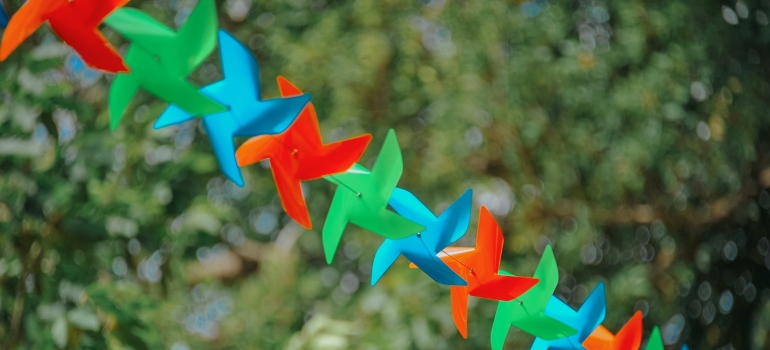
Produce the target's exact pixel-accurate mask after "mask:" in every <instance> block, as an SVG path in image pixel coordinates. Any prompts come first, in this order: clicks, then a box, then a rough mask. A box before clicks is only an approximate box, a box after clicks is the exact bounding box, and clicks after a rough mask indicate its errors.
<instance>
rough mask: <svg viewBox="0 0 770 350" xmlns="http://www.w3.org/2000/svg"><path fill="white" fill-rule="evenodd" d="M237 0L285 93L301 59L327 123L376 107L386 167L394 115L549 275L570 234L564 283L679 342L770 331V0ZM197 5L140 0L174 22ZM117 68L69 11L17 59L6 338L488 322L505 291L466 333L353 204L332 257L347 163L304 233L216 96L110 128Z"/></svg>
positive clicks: (743, 340) (411, 343) (396, 333)
mask: <svg viewBox="0 0 770 350" xmlns="http://www.w3.org/2000/svg"><path fill="white" fill-rule="evenodd" d="M21 4H22V1H21V0H12V1H8V0H6V1H4V4H3V5H4V6H5V7H6V9H7V10H8V12H9V13H13V12H15V11H16V9H17V8H18V7H19V6H20V5H21ZM217 4H218V8H219V19H220V21H221V24H220V25H221V27H223V28H225V29H226V30H228V31H230V32H232V33H233V34H234V35H235V36H236V37H238V38H239V39H240V40H241V41H242V42H243V43H245V44H246V45H247V46H248V47H249V48H250V49H251V50H252V51H253V53H254V54H255V55H256V57H257V58H258V60H259V62H260V67H261V73H262V79H261V80H262V84H263V85H262V86H263V93H264V97H265V98H273V97H277V96H279V94H278V89H277V86H276V83H275V77H276V76H277V75H279V74H280V75H283V76H285V77H286V78H288V79H289V80H290V81H292V82H293V83H294V84H296V85H297V86H298V87H299V88H301V89H303V90H304V91H305V92H309V93H311V94H312V96H313V103H314V104H315V106H316V108H317V110H318V115H319V119H320V124H321V130H322V133H323V135H324V140H325V141H327V142H330V141H334V140H339V139H342V138H346V137H352V136H356V135H360V134H362V133H366V132H369V133H372V134H373V136H374V140H373V141H372V144H371V146H370V148H369V149H368V150H367V152H366V153H365V155H364V157H363V158H362V160H361V163H362V164H364V165H371V164H372V162H373V161H374V157H375V156H376V154H377V152H379V149H380V147H381V145H382V142H383V141H384V136H385V134H386V132H387V130H388V129H389V128H394V129H395V130H396V132H397V135H398V139H399V142H400V144H401V147H402V149H403V154H404V161H405V172H404V175H403V177H402V179H401V182H400V183H399V186H400V187H403V188H406V189H408V190H410V191H412V192H414V193H415V194H416V195H417V196H418V197H419V198H421V199H422V200H423V201H424V202H425V203H426V205H427V206H428V207H430V208H432V209H433V210H434V211H435V212H440V211H442V210H443V208H445V207H446V206H447V205H448V204H449V203H451V202H452V201H453V200H454V199H455V198H457V197H458V196H459V195H460V194H461V193H462V192H463V191H464V190H465V189H466V188H472V189H473V190H474V211H473V219H472V223H471V227H470V228H469V230H468V234H467V235H466V237H465V238H463V239H462V240H461V241H460V242H458V243H459V244H460V245H470V246H472V245H474V244H475V243H474V242H475V225H476V224H475V221H476V220H477V218H478V211H479V209H478V208H479V206H480V205H486V206H487V207H488V208H489V209H490V210H491V211H492V213H494V214H495V215H496V218H497V220H498V221H499V222H500V224H501V226H502V228H503V231H504V233H505V238H506V240H505V249H504V253H503V262H502V267H503V268H504V269H505V270H507V271H511V272H513V273H516V274H520V275H531V274H532V273H533V271H534V269H535V266H536V265H537V262H538V261H539V257H540V253H541V252H542V250H543V249H544V247H545V246H546V245H547V244H551V245H553V247H554V251H555V254H556V259H557V262H558V264H559V266H560V278H561V281H560V283H559V287H558V289H557V290H556V295H557V296H558V297H560V298H562V299H563V300H565V301H567V302H568V303H569V304H570V305H572V306H574V307H577V306H579V305H580V304H581V303H582V302H583V300H584V299H585V298H586V296H587V295H588V293H589V292H590V291H591V290H592V289H593V288H594V287H595V286H596V284H597V283H598V282H600V281H604V282H605V283H606V285H607V297H608V313H607V318H606V320H605V322H604V325H605V326H607V327H608V328H609V329H610V330H611V331H613V332H615V331H617V330H618V329H619V328H620V327H621V325H622V324H623V323H625V321H626V320H627V319H628V318H629V317H630V316H631V315H632V314H633V313H634V311H635V310H641V311H642V312H643V313H644V328H645V339H646V337H647V336H648V335H649V333H650V332H651V330H652V328H653V327H654V326H659V327H661V330H662V335H663V338H664V341H665V343H666V344H667V345H668V348H670V349H678V348H679V346H680V345H681V344H682V343H687V344H688V345H689V346H690V348H692V349H712V348H713V349H770V339H768V336H769V335H770V254H769V253H770V241H768V237H769V236H770V234H768V227H770V226H768V225H769V224H770V193H768V190H767V189H768V187H770V142H769V139H768V137H767V136H766V135H768V133H770V118H769V117H768V100H769V99H770V70H769V69H768V67H770V65H768V62H770V51H768V42H769V41H770V28H768V23H769V22H770V18H769V17H768V16H770V1H767V0H761V1H760V0H756V1H755V0H739V1H737V2H735V1H732V0H729V1H706V2H704V1H694V0H665V1H663V0H613V1H606V0H605V1H602V0H560V1H556V0H527V1H524V2H521V1H512V0H346V1H342V0H338V1H328V0H286V1H269V0H227V1H219V0H218V1H217ZM194 5H195V1H187V0H184V1H180V0H156V1H150V0H132V1H131V2H130V3H129V6H130V7H137V8H141V9H142V10H144V11H146V12H148V13H149V14H150V15H151V16H153V17H154V18H156V19H158V20H160V21H162V22H164V23H166V24H168V25H169V26H171V27H172V28H176V27H177V26H178V25H179V24H180V23H182V22H183V21H184V19H185V18H186V16H187V14H188V13H189V12H190V9H191V8H192V6H194ZM103 31H104V33H105V34H106V35H107V36H108V38H109V39H110V40H111V41H112V42H113V43H114V44H115V45H117V47H120V48H121V50H125V48H126V45H127V42H126V41H125V40H124V39H123V38H121V37H119V36H118V35H117V34H116V33H115V32H113V31H111V30H109V29H106V28H105V29H103ZM218 65H219V61H218V58H217V54H216V53H213V54H212V55H211V57H210V59H209V61H208V62H207V63H204V64H203V65H202V66H201V67H200V68H199V69H198V70H197V71H196V73H195V74H194V75H193V76H191V78H190V79H191V80H192V81H193V82H195V83H196V84H199V85H204V84H208V83H211V82H214V81H217V80H219V79H221V78H222V74H221V72H220V70H219V66H218ZM111 79H112V77H111V76H110V75H103V74H101V73H98V72H95V71H92V70H90V69H88V68H87V67H85V66H84V65H83V63H82V61H81V60H80V59H79V58H78V57H77V56H76V55H73V53H72V51H71V50H70V49H69V48H68V47H66V46H65V45H63V44H62V43H61V42H60V41H59V40H58V39H57V38H56V37H55V36H54V35H53V34H52V33H51V31H50V30H49V28H48V27H46V26H44V28H43V29H42V30H38V31H37V32H35V34H34V35H33V36H32V37H31V38H30V40H27V41H26V42H25V44H23V45H22V47H21V48H19V49H18V50H17V51H16V52H15V53H14V54H13V55H12V56H11V57H10V58H9V59H8V60H7V61H6V62H3V63H2V64H0V87H2V88H1V89H0V90H1V91H0V96H2V102H1V103H0V344H2V345H0V348H4V349H51V348H66V349H104V348H110V349H173V350H186V349H204V348H207V349H346V348H355V349H484V348H489V331H490V328H491V324H492V319H493V316H494V312H495V308H496V306H497V303H496V302H494V301H490V300H481V299H475V298H471V300H470V305H469V307H470V311H469V320H468V322H469V339H467V340H464V339H462V338H461V337H460V335H459V333H458V332H457V330H456V329H455V327H454V325H453V323H452V319H451V308H450V298H449V289H448V288H447V287H443V286H440V285H438V284H436V283H434V282H432V281H431V280H430V279H429V278H427V277H426V276H424V275H423V274H421V273H420V272H419V271H417V270H411V269H409V268H407V261H406V260H404V259H403V258H400V259H399V261H398V262H397V263H396V264H395V265H394V267H393V268H391V270H390V271H388V273H387V274H386V275H385V276H384V278H383V279H382V280H381V281H380V282H379V283H378V285H377V286H376V287H371V286H370V284H369V279H370V269H371V261H372V257H373V254H374V252H375V250H376V248H377V247H378V245H379V244H380V242H381V241H382V239H381V238H380V237H379V236H376V235H373V234H370V233H367V232H364V231H362V230H360V229H358V228H355V227H353V226H350V227H349V228H348V230H347V231H346V234H345V236H344V238H343V242H342V244H341V246H340V250H339V251H338V254H337V256H336V258H335V261H334V262H333V264H331V265H327V264H326V263H325V262H324V258H323V252H322V247H321V241H320V229H321V228H322V227H323V223H324V219H325V215H326V212H327V211H328V207H329V204H330V201H331V196H332V195H333V193H334V190H335V188H334V186H333V185H332V184H330V183H328V182H326V181H323V180H318V181H312V182H308V183H307V184H306V187H305V193H306V197H307V201H308V205H309V207H310V213H311V217H312V219H313V223H314V229H313V230H311V231H305V230H304V229H302V228H301V227H299V226H298V225H296V224H295V223H293V222H292V221H291V220H290V219H289V218H288V217H286V215H284V213H283V211H282V209H281V206H280V202H279V200H278V198H277V196H276V190H275V186H274V184H273V180H272V176H271V174H270V171H269V170H268V168H267V167H266V166H265V165H266V164H260V165H255V166H251V167H248V168H245V169H244V175H245V177H246V183H247V185H246V187H244V188H239V187H237V186H235V185H234V184H233V183H231V182H229V181H228V180H226V179H225V178H224V177H223V176H222V175H221V174H220V172H219V171H218V168H217V165H216V162H215V159H214V157H213V155H212V153H211V147H210V145H209V143H208V140H207V137H206V136H205V135H204V134H203V133H202V131H201V130H202V129H201V128H200V126H199V123H198V122H197V121H193V122H189V123H186V124H183V125H181V126H178V127H171V128H166V129H163V130H153V129H152V123H153V121H154V119H155V118H156V117H157V116H158V115H159V114H160V112H161V111H162V110H163V109H164V108H165V107H166V104H165V103H164V102H162V101H160V100H158V99H156V98H154V97H152V96H150V95H149V94H147V93H144V92H142V93H140V94H139V95H137V97H136V98H135V100H134V103H133V104H132V107H131V109H130V111H129V114H128V115H127V117H125V118H124V119H123V123H122V124H121V125H120V128H119V129H118V130H117V131H116V132H114V133H112V132H110V131H109V128H108V115H107V109H106V102H107V99H106V96H107V92H108V89H109V85H110V81H111ZM241 141H243V140H239V142H241ZM532 340H533V338H532V337H531V336H529V335H527V334H525V333H523V332H521V331H518V330H515V329H512V330H511V332H510V334H509V336H508V343H507V348H510V349H526V348H528V347H529V345H530V343H531V341H532Z"/></svg>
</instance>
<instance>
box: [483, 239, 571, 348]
mask: <svg viewBox="0 0 770 350" xmlns="http://www.w3.org/2000/svg"><path fill="white" fill-rule="evenodd" d="M501 274H502V272H501ZM533 277H535V278H539V279H540V282H538V283H537V284H536V285H535V286H534V287H532V288H531V289H530V290H528V291H526V292H525V293H524V294H522V295H521V296H520V297H518V298H517V299H514V300H511V301H501V302H499V303H498V304H497V313H496V314H495V320H494V321H493V323H492V336H491V340H492V349H502V348H503V343H505V337H506V336H507V335H508V329H509V328H510V326H514V327H516V328H519V329H521V330H523V331H525V332H527V333H529V334H532V335H534V336H536V337H538V338H541V339H545V340H553V339H558V338H564V337H569V336H571V335H573V334H576V333H577V330H576V329H574V328H572V327H570V326H568V325H566V324H564V323H562V322H560V321H558V320H556V319H554V318H551V317H549V316H547V315H546V314H545V309H546V306H547V305H548V301H549V300H550V299H551V295H553V291H554V290H556V285H557V284H558V283H559V269H558V267H557V266H556V257H554V255H553V249H551V246H547V247H545V251H544V252H543V256H542V257H541V258H540V263H539V264H538V265H537V269H536V270H535V275H534V276H533Z"/></svg>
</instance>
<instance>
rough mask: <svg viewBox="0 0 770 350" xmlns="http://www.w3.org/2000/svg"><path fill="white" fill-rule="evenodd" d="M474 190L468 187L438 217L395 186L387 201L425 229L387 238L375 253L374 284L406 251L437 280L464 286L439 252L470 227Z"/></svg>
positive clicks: (442, 282)
mask: <svg viewBox="0 0 770 350" xmlns="http://www.w3.org/2000/svg"><path fill="white" fill-rule="evenodd" d="M472 198H473V191H472V190H467V191H465V193H463V194H462V195H461V196H460V197H459V198H457V200H456V201H455V202H454V203H452V205H450V206H449V208H447V209H446V210H444V212H443V213H441V216H439V217H438V218H437V217H436V215H434V214H433V212H431V211H430V209H428V208H427V207H425V205H424V204H422V202H420V200H419V199H417V197H415V195H414V194H412V193H410V192H409V191H407V190H404V189H401V188H396V189H395V190H393V193H392V194H391V196H390V200H389V201H388V204H390V206H391V207H393V209H394V210H395V211H396V212H397V213H398V214H399V215H401V216H403V217H404V218H406V219H409V220H412V221H414V222H416V223H418V224H420V225H423V226H425V227H426V229H425V230H424V231H422V232H420V233H418V234H416V235H413V236H409V237H406V238H402V239H386V240H385V242H383V243H382V245H381V246H380V248H379V249H377V252H376V253H375V254H374V262H373V264H372V285H375V284H376V283H377V281H379V280H380V278H381V277H382V275H383V274H385V271H387V270H388V268H390V266H391V265H393V263H394V262H395V261H396V259H397V258H398V257H399V256H400V255H401V254H403V255H404V256H405V257H406V258H407V259H409V261H411V262H412V263H414V264H415V265H417V267H419V268H420V270H422V271H423V272H425V274H427V275H428V276H429V277H430V278H432V279H433V280H434V281H436V282H438V283H441V284H446V285H459V286H465V285H467V283H466V282H465V280H463V279H462V278H461V277H460V276H458V275H457V274H456V273H455V272H454V271H452V269H450V268H449V266H447V265H446V264H444V262H442V261H441V259H439V258H437V257H436V254H438V253H439V252H441V251H442V250H444V248H446V247H447V246H448V245H450V244H452V243H454V242H456V241H457V240H458V239H460V237H462V236H463V235H465V231H467V230H468V224H469V223H470V216H471V204H472V203H471V200H472Z"/></svg>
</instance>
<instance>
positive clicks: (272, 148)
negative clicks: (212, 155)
mask: <svg viewBox="0 0 770 350" xmlns="http://www.w3.org/2000/svg"><path fill="white" fill-rule="evenodd" d="M278 86H279V88H280V90H281V96H282V97H291V96H299V95H302V91H300V90H299V89H297V88H296V87H295V86H294V85H292V84H291V83H290V82H289V81H287V80H286V79H284V78H283V77H278ZM371 140H372V135H370V134H366V135H362V136H358V137H355V138H352V139H347V140H343V141H339V142H334V143H330V144H324V143H323V141H322V140H321V131H320V129H319V127H318V117H317V116H316V112H315V108H314V107H313V104H312V103H308V104H307V105H306V106H305V108H304V109H303V110H302V112H301V113H300V115H299V117H297V120H295V121H294V123H293V124H292V125H291V126H289V128H288V129H286V131H284V132H282V133H280V134H278V135H261V136H257V137H253V138H251V139H249V140H248V141H246V142H245V143H244V144H243V145H241V147H239V148H238V150H237V151H236V152H235V158H236V159H237V160H238V165H239V166H241V167H244V166H246V165H249V164H254V163H256V162H258V161H260V160H263V159H270V169H271V170H272V172H273V178H274V179H275V185H276V187H277V188H278V196H279V197H280V198H281V204H282V205H283V208H284V210H286V213H287V214H288V215H289V216H290V217H291V218H292V219H294V220H295V221H297V222H298V223H299V224H300V225H302V226H304V227H305V228H307V229H310V228H312V224H311V222H310V215H309V214H308V211H307V204H305V199H304V197H303V196H302V187H301V186H300V183H301V182H302V181H308V180H313V179H318V178H321V177H324V176H327V175H333V174H337V173H341V172H345V171H347V170H348V169H350V167H351V166H353V164H355V162H356V161H358V159H359V158H361V155H362V154H363V153H364V150H366V146H367V145H369V142H370V141H371Z"/></svg>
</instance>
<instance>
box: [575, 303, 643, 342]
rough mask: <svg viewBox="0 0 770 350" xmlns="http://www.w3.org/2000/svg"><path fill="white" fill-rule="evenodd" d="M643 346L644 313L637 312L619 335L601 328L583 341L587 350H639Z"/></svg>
mask: <svg viewBox="0 0 770 350" xmlns="http://www.w3.org/2000/svg"><path fill="white" fill-rule="evenodd" d="M641 345H642V312H641V311H637V312H636V313H635V314H634V316H632V317H631V319H630V320H628V322H626V324H625V326H623V328H621V329H620V330H619V331H618V333H617V334H615V335H613V334H612V332H610V331H609V330H607V328H605V327H604V326H599V327H597V328H596V330H594V331H593V333H591V335H589V336H588V338H587V339H586V340H584V341H583V347H585V348H586V349H587V350H638V349H639V346H641Z"/></svg>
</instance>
